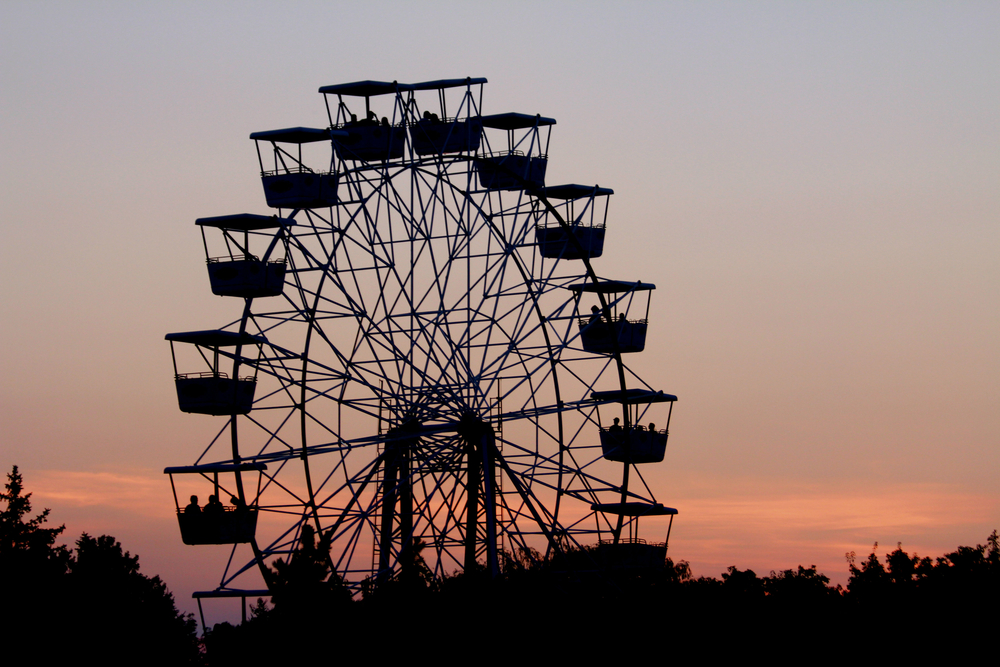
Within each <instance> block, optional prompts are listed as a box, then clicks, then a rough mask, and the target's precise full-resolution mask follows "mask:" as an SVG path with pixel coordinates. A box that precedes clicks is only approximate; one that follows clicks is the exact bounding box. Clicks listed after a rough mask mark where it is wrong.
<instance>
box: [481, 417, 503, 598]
mask: <svg viewBox="0 0 1000 667" xmlns="http://www.w3.org/2000/svg"><path fill="white" fill-rule="evenodd" d="M484 427H485V428H484V429H483V437H482V440H481V441H480V445H479V449H480V450H481V451H482V453H483V459H482V460H483V494H484V495H485V496H486V497H485V498H484V499H483V505H484V507H485V509H486V560H487V565H488V567H489V568H490V576H491V577H493V578H494V579H495V578H496V577H497V576H499V575H500V564H499V559H498V558H497V503H496V476H495V475H494V472H495V470H494V466H493V449H494V447H495V435H494V433H493V428H492V427H491V426H490V425H489V424H484Z"/></svg>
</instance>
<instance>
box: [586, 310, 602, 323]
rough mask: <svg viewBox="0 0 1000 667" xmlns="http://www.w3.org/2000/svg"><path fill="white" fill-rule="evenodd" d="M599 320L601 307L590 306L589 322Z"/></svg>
mask: <svg viewBox="0 0 1000 667" xmlns="http://www.w3.org/2000/svg"><path fill="white" fill-rule="evenodd" d="M600 321H601V309H600V308H598V307H597V306H591V307H590V322H589V324H594V323H595V322H600Z"/></svg>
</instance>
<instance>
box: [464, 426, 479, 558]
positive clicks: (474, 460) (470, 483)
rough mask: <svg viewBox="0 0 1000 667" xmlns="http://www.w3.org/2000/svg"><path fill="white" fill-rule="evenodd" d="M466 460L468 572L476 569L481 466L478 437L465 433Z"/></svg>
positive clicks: (466, 546) (466, 553) (466, 549)
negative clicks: (477, 445)
mask: <svg viewBox="0 0 1000 667" xmlns="http://www.w3.org/2000/svg"><path fill="white" fill-rule="evenodd" d="M463 435H464V436H465V460H466V464H467V468H468V470H467V474H466V482H465V565H464V569H465V571H466V572H473V571H474V570H475V569H476V533H477V532H478V527H479V521H478V518H479V482H480V476H479V472H480V470H479V466H480V457H479V456H478V455H477V454H478V453H477V452H476V437H475V436H474V434H472V433H465V434H463Z"/></svg>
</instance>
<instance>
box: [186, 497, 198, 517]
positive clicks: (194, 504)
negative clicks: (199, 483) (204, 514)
mask: <svg viewBox="0 0 1000 667" xmlns="http://www.w3.org/2000/svg"><path fill="white" fill-rule="evenodd" d="M184 513H185V514H201V507H199V506H198V496H191V502H190V503H188V505H187V507H185V508H184Z"/></svg>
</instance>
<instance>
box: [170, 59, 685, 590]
mask: <svg viewBox="0 0 1000 667" xmlns="http://www.w3.org/2000/svg"><path fill="white" fill-rule="evenodd" d="M485 83H486V80H485V79H481V78H480V79H474V78H469V79H456V80H442V81H431V82H425V83H417V84H403V83H398V82H391V83H389V82H377V81H364V82H358V83H349V84H342V85H334V86H326V87H323V88H320V91H319V92H320V93H322V94H323V97H324V100H325V102H326V111H327V115H328V127H325V128H307V127H294V128H289V129H281V130H273V131H265V132H255V133H253V134H251V135H250V137H251V139H253V140H254V142H255V144H256V146H257V153H258V158H259V160H260V170H261V179H262V183H263V188H264V195H265V199H266V202H267V204H268V206H269V207H271V208H273V209H276V213H275V214H274V215H255V214H237V215H226V216H219V217H210V218H201V219H199V220H198V221H197V225H198V226H199V227H200V229H201V232H202V237H203V241H204V246H205V253H206V258H207V264H208V273H209V279H210V285H211V288H212V291H213V293H214V294H216V295H219V296H220V297H222V301H221V302H220V305H221V309H223V310H225V311H227V312H229V318H228V319H229V324H227V325H225V326H223V327H221V328H218V329H209V330H204V331H192V332H182V333H174V334H168V335H167V340H169V341H170V343H171V351H172V354H173V358H174V371H175V383H176V388H177V394H178V402H179V406H180V408H181V410H182V411H185V412H188V413H195V414H203V415H213V416H215V418H216V419H217V420H218V422H219V423H218V427H219V429H218V431H217V435H216V436H215V438H213V439H211V440H210V442H208V443H207V446H199V447H198V448H197V453H195V452H194V451H193V458H194V463H193V464H191V465H186V466H178V467H171V468H167V469H166V470H165V472H166V473H168V474H169V475H170V478H171V484H172V485H173V486H174V496H175V502H176V504H177V513H178V520H179V523H180V527H181V533H182V537H183V539H184V541H185V542H186V543H188V544H224V545H232V546H231V552H230V553H229V557H228V559H227V562H226V563H225V564H224V566H223V574H222V576H221V579H220V582H219V585H218V588H217V589H216V590H215V591H214V592H206V593H203V594H202V595H203V596H211V595H219V596H225V595H238V594H240V592H241V591H243V592H247V587H248V585H252V584H248V583H246V582H252V581H255V580H256V581H259V578H257V579H255V577H257V572H256V571H257V570H258V569H259V570H260V571H261V572H262V573H264V578H265V581H266V579H267V575H266V565H267V564H268V563H269V562H270V561H271V560H272V559H274V558H276V557H279V556H280V557H287V556H288V555H289V554H290V553H291V552H293V551H294V549H295V547H296V546H297V544H298V541H299V538H300V534H301V532H302V530H303V527H304V526H306V525H310V526H311V527H312V528H313V529H314V530H315V531H317V532H319V533H322V534H329V535H330V536H331V537H332V543H333V549H332V553H331V557H332V563H333V566H334V568H335V569H336V572H337V573H338V574H339V575H340V576H341V577H343V578H344V580H345V581H346V582H347V583H348V584H349V585H350V586H352V587H354V588H355V589H356V590H358V589H359V588H360V586H361V584H362V582H365V581H368V582H379V581H385V580H388V579H391V578H393V577H396V576H398V575H399V574H400V573H401V570H403V569H405V568H406V567H408V565H407V563H410V562H412V560H413V559H412V554H413V553H414V552H415V551H416V550H420V553H421V556H422V557H423V558H424V559H425V561H426V563H427V565H428V566H429V567H430V568H431V570H432V571H433V572H434V574H435V575H436V576H438V577H442V576H445V575H448V574H450V573H452V572H455V571H457V570H463V569H464V570H469V569H470V568H482V567H485V568H486V569H487V570H488V571H490V572H491V573H493V574H496V573H497V572H499V571H500V570H501V569H502V567H503V562H504V559H505V558H506V557H507V556H509V555H510V554H538V555H539V557H545V556H546V555H551V554H552V553H553V552H558V551H560V550H567V549H573V548H574V547H581V546H591V545H595V544H601V545H603V546H602V548H603V549H604V550H605V551H607V552H614V553H616V554H619V555H621V554H625V560H626V561H627V560H629V559H633V560H634V559H636V558H638V559H639V560H643V559H645V560H649V559H650V558H651V559H652V560H654V561H655V560H657V559H658V560H659V562H661V563H662V562H663V559H664V557H665V554H666V544H665V542H664V543H660V544H649V543H645V542H642V540H641V539H639V537H638V521H639V519H640V518H641V517H644V516H650V515H669V517H670V521H671V523H672V520H673V515H674V514H676V510H674V509H672V508H669V507H665V506H663V505H662V504H660V503H659V502H657V501H656V499H655V498H654V495H653V493H652V491H651V490H650V488H649V486H648V485H647V483H646V481H645V479H644V477H643V474H642V468H643V466H644V464H651V463H656V462H659V461H662V460H663V458H664V452H665V448H666V443H667V432H668V428H669V421H670V414H671V412H672V409H673V403H674V401H676V397H675V396H672V395H670V394H665V393H663V392H662V391H659V390H658V389H656V388H654V387H653V386H651V385H649V384H647V383H646V382H644V381H643V380H642V379H641V378H640V377H639V376H638V375H637V374H636V373H635V372H633V370H632V368H631V367H630V366H629V365H628V364H627V363H626V362H628V361H630V360H631V359H634V358H637V357H636V355H638V353H640V352H642V350H643V349H644V347H645V341H646V334H647V327H648V325H649V323H648V303H649V298H650V296H651V294H652V291H653V290H654V288H655V286H654V285H652V284H649V283H645V282H641V281H639V280H633V281H626V280H611V279H606V278H601V277H599V276H598V275H597V273H595V270H594V268H593V266H592V260H595V259H596V258H598V257H600V256H601V254H602V253H603V250H604V240H605V233H606V224H607V216H608V202H609V199H610V197H611V195H612V194H613V191H612V190H610V189H608V188H602V187H598V186H584V185H575V184H572V185H560V186H547V185H546V183H545V171H546V166H547V163H548V158H549V156H548V149H549V138H550V132H551V129H552V126H553V125H555V123H556V121H555V120H553V119H551V118H546V117H543V116H541V115H529V114H521V113H501V114H492V115H486V114H484V113H483V112H482V95H483V86H484V84H485ZM199 368H200V370H198V369H199ZM206 419H207V418H206ZM645 422H648V425H646V424H644V423H645ZM655 422H659V423H660V424H661V425H662V426H661V427H657V426H656V423H655ZM193 449H194V448H193ZM175 480H176V483H175ZM178 488H181V489H182V492H181V498H185V497H186V496H185V493H186V491H187V490H188V489H195V488H198V489H204V491H202V493H204V492H205V491H212V492H214V493H212V495H213V496H215V498H213V499H211V501H210V503H209V504H206V505H204V507H202V506H200V504H199V502H200V501H199V500H198V499H196V498H192V502H191V504H189V505H188V506H187V507H186V508H185V507H184V506H183V502H182V501H179V500H177V498H178V491H177V489H178ZM227 498H228V499H229V503H228V504H226V499H227ZM667 538H668V539H669V529H668V532H667ZM594 553H596V550H595V552H594ZM619 560H621V559H619ZM622 562H624V561H622ZM258 585H259V584H258Z"/></svg>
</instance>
